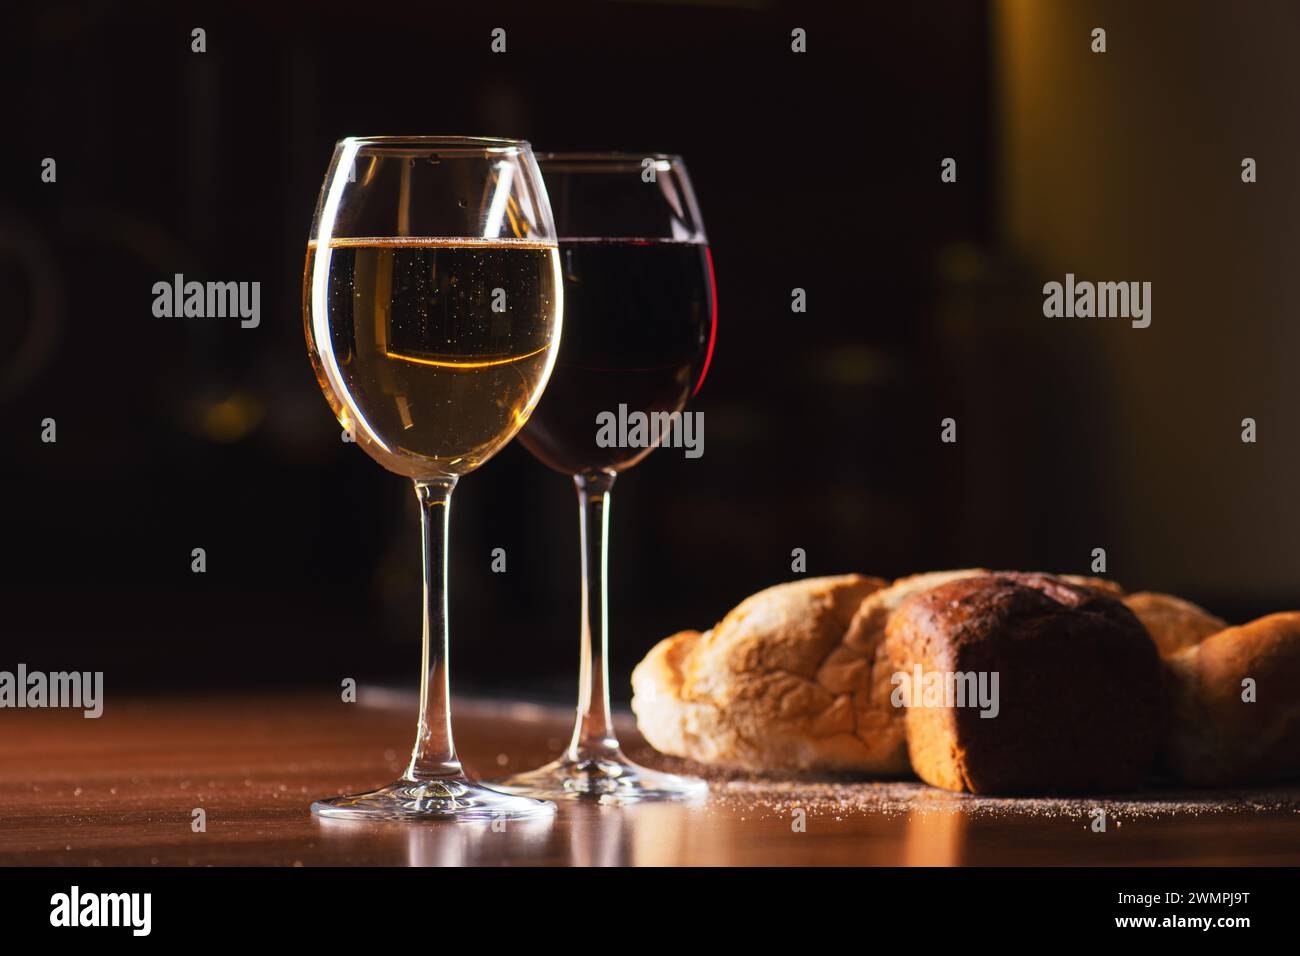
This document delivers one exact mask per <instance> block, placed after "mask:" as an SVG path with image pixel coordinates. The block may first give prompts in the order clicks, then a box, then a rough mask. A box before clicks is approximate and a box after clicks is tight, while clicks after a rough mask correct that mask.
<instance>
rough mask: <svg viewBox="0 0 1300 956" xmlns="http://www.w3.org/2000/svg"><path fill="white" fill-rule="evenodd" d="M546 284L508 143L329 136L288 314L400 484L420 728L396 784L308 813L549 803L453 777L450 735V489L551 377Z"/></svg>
mask: <svg viewBox="0 0 1300 956" xmlns="http://www.w3.org/2000/svg"><path fill="white" fill-rule="evenodd" d="M562 308H563V287H562V284H561V281H560V270H559V252H558V250H557V247H556V242H555V227H554V225H553V223H552V220H551V209H550V205H549V204H548V202H547V198H546V188H545V186H544V185H543V183H542V178H541V175H540V173H539V171H538V168H537V163H536V160H535V159H534V158H533V154H532V150H531V148H530V147H529V145H528V144H527V143H526V142H522V141H515V140H504V139H485V138H472V137H460V136H375V137H353V138H348V139H344V140H341V141H340V142H339V143H338V144H337V145H336V147H335V149H334V157H333V159H332V161H331V162H330V167H329V171H328V172H327V173H326V176H325V184H324V186H323V187H322V189H321V194H320V200H319V202H318V204H317V207H316V215H315V217H314V218H313V220H312V229H311V239H310V240H309V242H308V245H307V266H306V272H305V275H304V279H303V316H304V321H305V324H306V332H307V346H308V351H309V352H310V354H311V361H312V365H313V367H314V368H315V370H316V378H317V380H318V381H319V382H320V386H321V390H322V391H323V392H324V393H325V397H326V399H327V400H328V401H329V403H330V407H331V408H332V409H333V410H334V414H335V416H337V418H338V420H339V423H340V424H341V425H342V426H343V427H344V428H345V429H347V430H348V432H349V433H351V435H352V437H354V439H355V441H356V443H357V445H359V446H360V447H361V448H362V450H364V451H365V452H366V454H368V455H369V456H370V457H371V458H373V459H375V461H377V462H379V464H381V465H383V466H384V467H385V468H387V469H388V470H389V471H392V472H395V473H396V474H398V475H402V476H403V477H406V478H410V479H411V480H412V481H413V482H414V484H415V493H416V497H417V498H418V499H419V503H420V528H421V532H422V536H423V555H424V561H423V564H424V635H423V669H422V671H421V675H420V722H419V729H418V732H417V735H416V740H415V747H414V749H413V750H412V753H411V762H410V765H409V766H408V767H407V769H406V772H405V773H404V774H403V775H402V778H401V779H400V780H398V781H396V782H395V783H392V784H389V785H388V786H386V787H382V788H381V789H379V790H375V791H372V792H370V793H362V794H356V795H352V796H342V797H334V798H332V799H329V800H319V801H317V802H315V803H313V804H312V811H313V812H315V813H317V814H320V815H321V816H325V817H364V818H381V819H400V820H411V819H456V820H497V819H521V818H531V817H537V816H541V815H550V814H553V813H554V812H555V805H554V804H552V803H548V802H545V801H540V800H533V799H529V798H526V797H519V796H511V795H509V794H504V793H499V792H497V791H494V790H491V789H488V788H487V787H484V786H481V785H480V784H477V783H475V782H474V781H472V780H470V779H469V778H468V777H467V776H466V775H465V772H464V770H463V769H462V768H461V764H460V761H459V760H458V759H457V757H456V747H455V745H454V744H453V742H452V736H451V714H450V706H449V700H448V695H449V685H448V675H447V650H448V641H447V637H448V634H447V530H448V514H449V511H450V506H451V493H452V489H454V488H455V486H456V481H457V480H458V479H459V478H460V476H461V475H463V474H465V473H467V472H470V471H473V470H474V469H475V468H477V467H478V466H479V465H481V464H482V463H483V462H485V461H487V459H489V458H491V457H492V455H493V454H495V453H496V452H497V451H499V450H500V449H501V447H502V446H503V445H505V444H506V442H508V441H510V439H511V438H512V437H513V436H514V434H515V433H516V432H517V431H519V429H520V428H521V427H522V426H523V424H524V422H525V421H527V420H528V416H529V414H530V413H531V412H532V410H533V407H534V406H535V405H536V403H537V399H538V396H540V395H541V394H542V389H543V388H544V387H545V385H546V381H547V379H548V378H549V377H550V374H551V368H552V366H553V365H554V364H555V356H556V347H557V345H558V344H559V341H560V319H561V313H562Z"/></svg>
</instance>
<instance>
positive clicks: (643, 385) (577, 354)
mask: <svg viewBox="0 0 1300 956" xmlns="http://www.w3.org/2000/svg"><path fill="white" fill-rule="evenodd" d="M560 271H561V273H562V275H563V279H564V329H563V332H562V334H561V337H560V353H559V357H558V358H557V359H556V363H555V369H554V371H553V372H552V373H551V381H550V384H548V385H547V387H546V391H545V392H544V393H543V395H542V398H541V401H540V402H539V403H538V405H537V408H536V409H535V410H534V411H533V414H532V417H531V418H530V419H529V420H528V424H527V425H525V426H524V430H523V431H522V432H520V433H519V440H520V441H522V442H523V443H524V445H525V446H526V447H527V448H528V450H529V451H531V452H532V453H533V454H534V455H536V456H537V457H538V458H539V459H540V460H541V461H542V462H544V463H545V464H547V465H549V466H550V467H551V468H554V469H555V470H556V471H559V472H563V473H564V474H567V475H573V474H579V473H581V472H588V471H622V470H624V469H626V468H630V467H632V466H633V465H635V464H636V463H637V462H638V461H640V460H641V459H642V458H644V457H645V456H646V455H648V454H649V453H650V452H651V451H652V450H653V449H652V448H601V447H600V446H599V445H597V444H596V432H597V424H596V416H597V415H598V414H599V413H601V412H613V413H614V414H616V415H617V414H618V410H619V406H620V405H626V406H627V410H628V412H636V411H641V412H646V413H647V414H649V413H653V412H677V411H681V410H682V408H683V406H685V404H686V400H687V398H689V397H690V395H691V391H692V390H693V389H694V388H695V387H696V383H697V381H698V380H699V378H700V376H701V375H702V374H703V372H704V370H705V368H704V366H705V364H706V361H707V358H708V353H709V347H710V344H711V337H712V333H713V295H714V290H713V271H712V268H711V263H710V260H709V249H708V246H705V245H701V244H698V243H690V242H674V241H671V240H662V239H653V240H650V239H569V240H565V239H562V240H560Z"/></svg>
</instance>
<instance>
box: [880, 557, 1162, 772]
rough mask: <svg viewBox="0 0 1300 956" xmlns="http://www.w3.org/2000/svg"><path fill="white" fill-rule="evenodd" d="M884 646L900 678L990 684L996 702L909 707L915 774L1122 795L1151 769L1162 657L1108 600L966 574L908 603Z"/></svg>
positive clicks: (1032, 577)
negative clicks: (954, 677)
mask: <svg viewBox="0 0 1300 956" xmlns="http://www.w3.org/2000/svg"><path fill="white" fill-rule="evenodd" d="M885 651H886V654H887V655H888V656H889V658H890V659H891V660H893V661H895V662H897V663H898V664H899V665H900V666H901V669H902V670H903V671H905V672H906V671H909V670H913V671H914V670H916V669H918V668H919V670H920V672H922V673H923V674H926V675H928V674H931V673H934V674H940V675H951V674H959V675H968V674H974V675H980V676H981V677H983V676H985V675H987V679H988V683H989V686H991V687H992V688H994V689H995V691H996V693H995V694H994V695H993V697H994V703H993V706H992V707H988V706H980V707H977V706H975V704H974V703H972V702H969V701H968V702H967V705H966V706H953V705H952V701H948V702H946V703H945V702H942V701H940V702H939V703H938V704H937V705H934V706H929V705H928V703H929V702H928V701H927V702H926V703H927V705H926V706H917V705H916V704H919V703H920V702H918V701H913V704H914V706H911V707H909V708H908V711H907V746H908V755H909V758H910V760H911V764H912V769H913V771H915V773H916V774H917V775H918V776H919V777H920V778H921V779H922V780H924V781H926V782H927V783H930V784H932V785H934V786H938V787H944V788H945V789H948V790H969V791H971V792H972V793H1005V794H1013V793H1067V792H1084V791H1119V790H1128V789H1132V788H1135V787H1137V786H1139V785H1140V784H1141V783H1142V782H1143V780H1144V779H1145V778H1146V776H1147V773H1148V772H1149V770H1150V768H1151V766H1152V764H1153V762H1154V759H1155V756H1156V751H1157V747H1158V744H1159V739H1160V722H1161V709H1160V666H1159V658H1158V656H1157V654H1156V649H1155V645H1154V644H1153V643H1152V641H1151V638H1150V637H1149V636H1148V634H1147V632H1146V630H1145V629H1144V628H1143V627H1142V625H1141V623H1140V622H1139V621H1138V620H1137V618H1136V617H1135V616H1134V615H1133V613H1132V612H1131V611H1129V610H1128V608H1126V607H1125V606H1124V605H1123V604H1122V603H1120V602H1119V601H1118V600H1116V599H1115V598H1113V597H1110V596H1108V595H1104V594H1102V593H1100V592H1098V591H1096V590H1093V589H1091V588H1085V587H1080V586H1078V585H1074V584H1070V583H1068V582H1066V581H1064V580H1062V579H1060V578H1056V577H1053V576H1051V575H1045V574H996V575H984V576H981V577H975V578H965V579H962V580H958V581H953V582H951V583H949V584H945V585H942V586H940V587H937V588H933V589H931V590H929V591H925V592H923V593H921V594H918V595H915V596H913V597H912V598H909V599H908V600H907V601H906V602H904V604H903V605H902V606H901V607H900V608H899V609H898V611H897V612H895V614H894V615H893V616H892V617H891V618H890V620H889V625H888V628H887V632H886V648H885ZM993 675H996V683H994V682H993V680H994V678H993ZM927 679H928V678H927ZM980 703H981V704H983V703H984V702H983V701H981V702H980ZM986 714H987V715H988V716H985V715H986Z"/></svg>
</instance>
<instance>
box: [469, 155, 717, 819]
mask: <svg viewBox="0 0 1300 956" xmlns="http://www.w3.org/2000/svg"><path fill="white" fill-rule="evenodd" d="M537 159H538V163H539V165H540V166H541V168H542V176H543V178H544V179H545V181H546V188H547V192H548V194H549V195H550V199H551V208H552V211H553V214H554V216H555V223H556V231H557V237H558V239H559V243H560V271H561V274H562V276H563V283H564V333H563V336H562V338H561V341H560V351H559V356H558V358H557V359H556V364H555V368H554V371H553V372H552V374H551V380H550V383H549V385H548V386H547V389H546V392H545V394H544V395H543V396H542V399H541V400H540V402H539V403H538V406H537V408H536V410H535V411H534V412H533V414H532V417H531V418H530V419H529V421H528V423H527V425H525V427H524V429H523V431H521V432H520V433H519V440H520V441H521V442H523V444H524V446H525V447H526V448H527V449H528V450H529V451H531V452H532V453H533V454H534V455H535V456H536V457H537V458H538V459H540V460H541V461H542V462H543V463H544V464H546V465H548V466H549V467H551V468H553V469H555V470H556V471H559V472H561V473H563V474H566V475H572V476H573V481H574V484H575V485H576V486H577V491H578V517H579V523H580V524H579V527H580V531H581V539H582V575H583V591H582V631H581V667H580V671H579V684H578V715H577V721H576V724H575V726H574V729H573V737H572V739H571V740H570V742H569V746H568V749H567V750H565V752H564V753H563V754H562V755H561V756H560V757H559V758H557V759H556V760H554V761H552V762H551V763H549V764H546V765H545V766H543V767H540V768H538V769H536V770H531V771H528V772H526V773H520V774H516V775H515V776H512V777H509V778H507V779H505V780H501V781H496V782H494V784H493V786H496V787H498V788H499V789H502V790H506V791H509V792H513V793H522V794H527V795H529V796H534V797H543V798H548V799H583V798H586V799H596V800H600V801H602V802H606V803H623V802H633V801H639V800H683V799H693V798H696V797H699V796H702V795H703V794H704V793H705V792H706V791H707V786H706V785H705V783H704V781H702V780H697V779H695V778H692V777H683V776H678V775H675V774H669V773H661V772H659V771H656V770H651V769H649V768H646V767H642V766H639V765H637V764H635V763H633V762H632V761H631V760H629V759H628V758H627V757H626V756H624V754H623V752H622V750H621V749H620V747H619V743H618V738H617V736H616V735H615V732H614V723H613V720H612V718H611V714H610V704H609V663H608V662H609V658H608V651H609V629H608V621H607V613H606V593H607V592H606V565H607V560H606V559H607V554H608V536H609V506H610V489H611V488H612V487H613V485H614V479H615V477H616V476H617V475H618V474H619V473H620V472H623V471H626V470H627V469H628V468H631V467H632V466H633V465H635V464H636V463H637V462H639V461H641V460H642V459H643V458H645V456H646V455H648V454H650V452H651V451H652V450H653V449H654V447H656V442H654V441H648V442H647V441H638V442H637V443H636V444H632V443H631V442H625V443H622V444H620V443H618V442H614V443H611V442H610V441H609V437H610V433H609V431H606V432H605V433H604V435H603V437H602V434H601V429H600V427H599V426H598V422H599V421H600V420H601V417H602V416H604V421H606V422H608V421H609V420H610V419H609V416H611V415H612V416H614V417H615V418H617V417H618V416H620V414H627V413H635V412H642V413H645V414H646V415H647V416H653V415H655V413H660V414H661V415H663V414H669V415H670V414H673V413H680V412H682V410H683V408H684V407H685V405H686V402H687V400H688V399H689V398H690V397H691V396H692V395H693V394H694V393H695V392H696V391H698V390H699V388H700V386H701V385H702V384H703V382H704V376H705V374H706V372H707V371H708V365H709V360H710V358H711V356H712V352H713V341H714V334H715V331H716V318H717V315H716V310H715V301H714V282H713V260H712V257H711V256H710V253H709V246H708V240H707V238H706V237H705V234H704V224H703V222H702V220H701V219H700V213H699V209H698V207H697V206H696V202H695V194H694V191H693V190H692V188H691V181H690V178H689V177H688V176H687V174H686V166H685V164H684V163H683V162H682V160H681V158H680V157H677V156H667V155H662V154H651V155H644V154H640V155H639V154H624V153H539V154H538V156H537ZM660 420H661V421H662V418H661V419H660ZM628 434H629V435H632V431H631V430H629V432H628ZM620 437H622V436H620ZM658 437H659V441H658V442H657V444H662V443H664V441H665V440H669V439H671V437H672V436H671V435H664V434H662V433H660V434H659V435H658Z"/></svg>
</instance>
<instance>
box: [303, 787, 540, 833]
mask: <svg viewBox="0 0 1300 956" xmlns="http://www.w3.org/2000/svg"><path fill="white" fill-rule="evenodd" d="M311 812H312V813H314V814H316V815H317V816H322V817H328V818H330V819H348V820H411V821H415V820H457V821H462V822H466V823H480V822H487V823H490V822H493V821H496V820H531V819H536V818H538V817H549V816H552V815H553V814H554V813H555V804H553V803H547V802H546V801H545V800H533V799H531V798H529V797H522V796H512V795H510V794H507V793H500V792H498V791H496V790H490V789H488V788H487V787H484V786H480V785H479V784H477V783H474V782H473V781H472V780H470V779H469V778H468V777H464V776H460V777H448V778H446V779H441V780H398V781H397V782H396V783H390V784H389V785H388V786H386V787H381V788H380V789H378V790H372V791H370V792H369V793H356V794H351V795H348V796H342V797H331V798H329V799H328V800H317V801H316V802H315V803H313V804H312V805H311Z"/></svg>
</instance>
